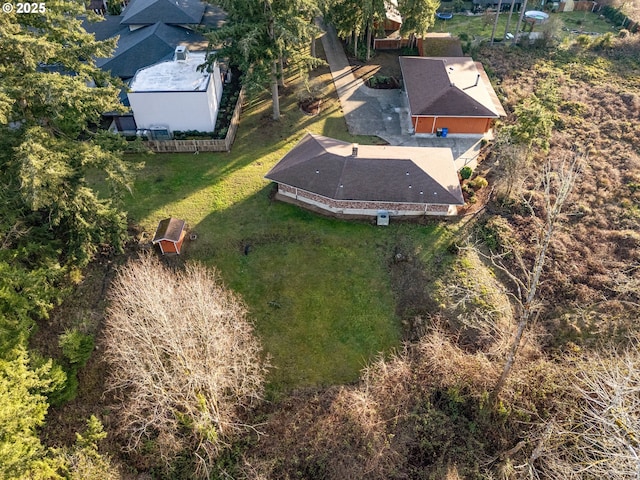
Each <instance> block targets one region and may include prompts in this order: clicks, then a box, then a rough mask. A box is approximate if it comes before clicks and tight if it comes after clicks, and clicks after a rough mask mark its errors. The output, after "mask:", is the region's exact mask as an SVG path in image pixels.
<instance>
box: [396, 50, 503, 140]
mask: <svg viewBox="0 0 640 480" xmlns="http://www.w3.org/2000/svg"><path fill="white" fill-rule="evenodd" d="M399 58H400V68H401V70H402V79H403V82H404V86H405V90H406V93H407V98H408V100H409V111H410V115H411V123H412V125H413V129H414V131H415V133H418V134H419V133H438V132H441V131H442V130H443V129H446V131H447V132H448V133H454V134H456V133H457V134H479V135H483V134H485V133H487V132H488V131H489V130H490V129H491V127H492V125H493V122H494V121H495V119H497V118H499V117H503V116H506V113H505V111H504V108H503V107H502V105H501V104H500V101H499V100H498V97H497V95H496V93H495V91H494V90H493V87H492V86H491V82H490V81H489V78H488V77H487V74H486V73H485V71H484V68H482V64H481V63H480V62H474V61H473V59H472V58H469V57H399Z"/></svg>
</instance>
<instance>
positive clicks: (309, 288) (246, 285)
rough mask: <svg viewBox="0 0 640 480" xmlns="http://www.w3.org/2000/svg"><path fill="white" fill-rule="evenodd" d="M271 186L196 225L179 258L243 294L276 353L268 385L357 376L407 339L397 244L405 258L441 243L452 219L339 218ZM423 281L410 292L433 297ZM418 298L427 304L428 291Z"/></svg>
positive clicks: (279, 387) (277, 389) (278, 389)
mask: <svg viewBox="0 0 640 480" xmlns="http://www.w3.org/2000/svg"><path fill="white" fill-rule="evenodd" d="M272 190H273V186H272V185H268V186H265V187H264V188H262V189H261V190H259V191H258V192H256V193H254V194H252V195H250V196H248V197H246V198H244V199H243V200H242V201H241V202H238V203H235V204H233V205H231V206H229V207H227V208H225V209H221V210H218V211H215V212H211V213H210V214H209V215H208V216H207V217H206V218H204V219H203V220H202V221H201V222H200V223H198V224H196V225H194V226H193V232H196V233H197V239H196V240H194V241H188V242H187V244H186V245H185V249H184V255H183V257H184V259H185V260H195V261H200V262H203V263H205V264H207V265H210V266H213V267H215V268H216V269H218V271H219V273H220V275H221V277H222V278H223V280H224V282H225V284H226V285H227V286H228V287H229V288H231V289H232V290H233V291H235V292H237V293H238V294H240V295H241V296H242V297H243V299H244V301H245V302H246V303H247V305H248V307H249V312H250V316H251V318H252V319H253V320H254V321H255V325H256V330H257V332H258V334H259V335H260V337H261V338H262V341H263V345H264V347H265V350H266V351H267V352H268V353H269V354H270V355H271V357H272V359H273V360H272V362H273V364H274V367H275V368H274V369H272V371H271V375H270V379H269V380H270V392H271V393H273V394H275V395H278V394H281V393H283V392H286V391H288V390H291V389H293V388H298V387H302V386H324V385H331V384H344V383H351V382H354V381H357V379H358V378H359V374H360V370H361V369H362V367H364V366H365V365H366V364H367V363H368V362H369V361H371V359H372V358H374V357H375V355H377V354H378V353H379V352H389V351H390V350H392V349H393V348H396V347H398V346H399V345H400V342H401V339H402V338H403V334H404V332H403V325H402V322H401V321H400V318H399V316H398V314H399V313H401V312H402V311H403V309H402V308H400V309H399V307H398V301H405V300H406V299H407V297H406V296H404V297H402V296H398V295H397V291H396V286H395V285H394V284H396V283H397V282H398V278H399V277H401V276H402V272H399V271H398V268H397V266H394V265H393V260H392V259H393V257H394V255H395V254H396V253H397V252H398V245H402V251H403V252H407V256H408V257H409V258H413V257H414V256H416V257H417V256H418V255H422V254H420V252H421V251H424V250H427V249H429V248H437V249H441V247H440V243H441V241H442V238H443V234H444V233H445V232H446V231H447V227H446V224H445V223H442V222H438V223H436V222H434V223H432V224H429V225H426V226H425V225H419V224H415V223H396V224H394V225H390V226H389V227H385V228H381V227H377V226H375V224H374V222H373V221H372V222H366V221H360V222H358V221H345V220H339V219H334V218H329V217H324V216H321V215H318V214H314V213H311V212H309V211H307V210H304V209H302V208H300V207H297V206H294V205H290V204H285V203H281V202H277V201H273V199H272V198H273V196H272ZM445 236H446V235H445ZM420 258H424V257H422V256H421V257H420ZM417 263H419V262H417V260H416V264H417ZM412 264H413V263H412ZM394 269H395V270H396V272H395V273H394V272H392V270H394ZM403 271H404V270H403ZM414 273H415V270H412V271H411V274H414ZM425 287H426V286H425V285H420V286H419V287H417V289H415V290H416V292H417V290H421V293H416V292H414V293H415V294H416V295H419V294H423V295H427V296H428V290H427V289H426V288H425ZM412 301H413V302H414V303H412V305H411V306H412V315H414V314H415V308H418V307H416V305H417V304H416V303H415V302H418V300H417V299H415V298H412ZM420 305H422V306H425V308H426V307H427V306H429V305H431V304H430V303H427V298H426V297H425V301H424V302H422V303H421V304H420ZM420 308H421V307H420Z"/></svg>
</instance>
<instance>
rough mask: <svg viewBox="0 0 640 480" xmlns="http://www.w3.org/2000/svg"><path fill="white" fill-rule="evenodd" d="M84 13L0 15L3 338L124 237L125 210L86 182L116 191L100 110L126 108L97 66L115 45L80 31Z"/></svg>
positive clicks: (119, 174)
mask: <svg viewBox="0 0 640 480" xmlns="http://www.w3.org/2000/svg"><path fill="white" fill-rule="evenodd" d="M85 13H86V12H85V9H84V5H83V4H82V3H77V2H74V1H70V0H55V1H51V2H47V3H46V10H45V11H44V12H43V13H37V14H36V13H34V14H17V13H15V11H14V12H12V13H3V15H1V16H0V52H2V55H0V200H1V201H0V271H1V272H3V276H2V280H0V282H1V283H0V313H2V318H3V320H2V321H0V340H4V341H7V340H8V339H9V337H13V338H14V340H16V339H17V337H19V335H18V332H19V331H21V330H22V331H23V330H24V329H23V328H21V327H20V325H22V326H23V327H24V325H25V324H26V323H28V319H29V318H31V317H33V316H44V315H46V312H47V311H48V310H49V309H50V307H51V306H52V305H53V304H55V303H56V302H57V301H58V300H59V296H60V291H59V290H58V289H57V288H55V287H54V285H55V284H56V282H58V281H59V280H60V279H61V278H62V277H63V276H64V275H65V274H66V273H67V272H68V271H69V269H72V268H78V267H82V266H83V265H85V264H86V263H87V262H88V261H89V260H90V259H91V258H92V256H93V254H94V253H95V252H96V251H97V249H98V248H99V246H100V244H110V245H112V246H115V247H119V246H120V245H121V244H122V241H123V239H124V234H125V232H126V228H125V227H126V224H125V217H124V214H123V213H122V212H120V211H118V209H117V208H116V207H115V206H114V204H113V201H112V199H110V198H108V196H109V195H105V196H102V197H101V196H100V195H99V194H98V192H97V191H96V189H95V188H94V187H92V186H91V185H90V184H89V183H88V182H87V175H91V176H92V177H93V178H100V177H102V178H103V179H104V180H105V181H106V183H107V184H108V185H110V187H111V191H110V193H111V194H113V193H117V192H119V191H121V190H122V188H123V187H124V186H126V185H127V183H128V182H129V180H130V179H129V170H130V169H129V167H128V166H127V164H126V163H125V162H124V161H123V160H122V158H121V156H120V154H119V153H120V152H118V151H117V150H118V149H115V151H114V149H113V148H111V147H112V146H113V144H114V142H112V141H107V139H106V137H105V135H96V134H95V133H94V131H95V127H96V125H97V124H98V123H99V121H100V115H101V113H103V112H107V111H114V110H118V109H120V108H121V106H120V103H119V101H118V88H117V86H116V85H115V84H112V83H111V82H112V80H111V79H110V78H109V77H108V76H107V75H106V74H105V73H104V72H102V71H101V70H100V69H98V68H97V67H96V66H95V62H94V59H95V58H96V57H104V56H106V55H109V54H110V53H111V51H112V50H113V48H114V43H113V42H112V41H110V42H98V41H96V40H95V38H94V37H93V36H92V35H90V34H88V33H87V32H86V31H85V30H84V29H83V28H82V26H81V20H80V17H81V16H82V15H85ZM107 144H109V148H105V146H106V145H107ZM4 346H5V347H7V348H8V347H9V345H8V344H5V345H4ZM0 347H2V345H1V344H0ZM0 353H1V352H0Z"/></svg>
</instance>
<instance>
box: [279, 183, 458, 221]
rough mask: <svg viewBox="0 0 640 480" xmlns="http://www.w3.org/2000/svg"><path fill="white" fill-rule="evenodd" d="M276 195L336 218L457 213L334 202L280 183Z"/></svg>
mask: <svg viewBox="0 0 640 480" xmlns="http://www.w3.org/2000/svg"><path fill="white" fill-rule="evenodd" d="M278 195H279V197H280V199H281V200H283V201H290V202H291V203H296V204H299V205H301V206H311V207H315V208H313V209H314V210H317V209H320V210H323V211H326V212H328V213H331V214H334V215H337V216H354V217H358V216H361V217H371V216H376V215H377V214H378V210H387V211H388V212H389V215H392V216H422V215H456V214H457V213H458V209H457V207H456V206H455V205H439V204H430V203H398V202H376V201H371V202H364V201H354V200H334V199H332V198H328V197H324V196H322V195H317V194H315V193H311V192H308V191H306V190H301V189H299V188H295V187H291V186H289V185H284V184H281V183H280V184H278Z"/></svg>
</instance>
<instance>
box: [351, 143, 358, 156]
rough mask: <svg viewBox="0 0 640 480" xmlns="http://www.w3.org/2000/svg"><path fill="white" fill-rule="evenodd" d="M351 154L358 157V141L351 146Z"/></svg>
mask: <svg viewBox="0 0 640 480" xmlns="http://www.w3.org/2000/svg"><path fill="white" fill-rule="evenodd" d="M351 156H352V157H357V156H358V144H357V143H354V144H353V145H352V146H351Z"/></svg>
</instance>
